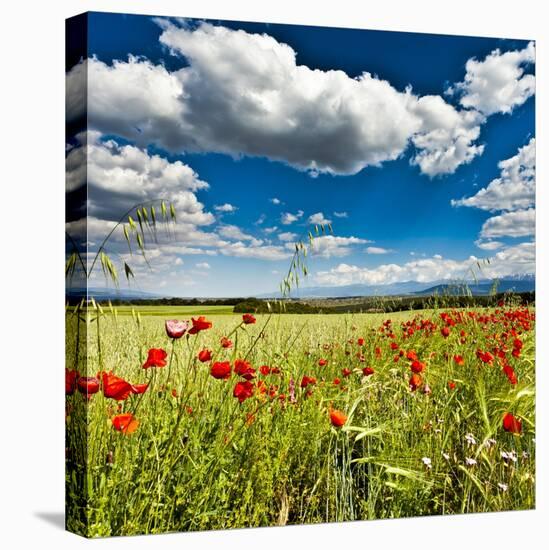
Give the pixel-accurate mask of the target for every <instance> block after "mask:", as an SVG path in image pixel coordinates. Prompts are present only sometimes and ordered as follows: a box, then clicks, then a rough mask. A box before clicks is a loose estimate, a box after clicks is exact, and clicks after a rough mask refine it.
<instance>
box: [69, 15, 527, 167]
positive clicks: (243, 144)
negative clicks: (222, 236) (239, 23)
mask: <svg viewBox="0 0 549 550" xmlns="http://www.w3.org/2000/svg"><path fill="white" fill-rule="evenodd" d="M160 41H161V42H162V44H164V45H165V46H167V47H168V48H169V49H170V51H171V52H172V53H173V54H174V55H176V56H178V57H181V58H182V60H184V61H183V62H182V68H181V69H179V70H175V71H172V72H170V71H168V70H167V69H166V68H165V67H164V66H162V65H154V64H152V63H151V62H150V61H148V60H147V59H144V58H137V57H132V56H130V57H129V58H128V60H127V61H114V62H113V63H112V65H108V64H106V63H104V62H102V61H101V60H99V59H97V58H91V59H90V60H89V61H88V65H89V66H88V73H89V84H88V120H89V124H90V126H91V127H93V128H97V129H100V130H101V131H103V132H104V133H110V134H117V135H120V136H123V137H125V138H128V139H131V140H133V141H135V142H136V143H138V144H144V143H147V144H148V143H155V144H157V145H160V146H162V147H165V148H167V149H169V150H173V151H179V152H180V151H212V152H219V153H225V154H229V155H233V156H238V155H242V154H244V155H251V156H262V157H267V158H270V159H274V160H279V161H283V162H286V163H288V164H290V165H291V166H294V167H296V168H297V169H300V170H308V171H309V172H310V173H311V174H318V173H320V172H325V173H331V174H355V173H357V172H359V171H360V170H362V169H363V168H364V167H366V166H377V165H380V164H381V163H383V162H386V161H390V160H394V159H397V158H399V157H400V156H401V155H402V154H403V153H404V151H406V149H407V148H408V147H409V145H410V143H412V144H413V146H414V148H415V152H414V156H413V158H412V163H413V164H415V165H417V166H419V168H420V170H421V171H422V172H423V173H425V174H427V175H429V176H431V177H433V176H437V175H441V174H448V173H452V172H454V171H455V170H456V169H457V167H458V166H460V165H461V164H464V163H468V162H471V160H472V159H473V158H474V157H475V156H477V155H479V154H481V153H482V151H483V146H482V145H481V144H477V143H476V140H477V139H478V137H479V132H480V125H481V124H482V123H483V122H484V117H483V115H482V114H481V113H484V114H486V113H487V111H486V110H484V111H483V110H482V106H481V105H480V104H479V108H478V109H466V110H461V111H459V110H457V109H456V108H454V107H453V106H452V105H450V104H449V103H447V102H446V101H445V100H444V99H443V98H442V97H440V96H434V95H432V96H423V97H418V96H416V95H414V94H413V92H412V89H411V87H408V88H406V89H404V90H398V89H396V88H395V87H394V86H393V85H392V84H391V83H390V82H388V81H386V80H383V79H381V78H378V77H376V76H372V74H370V73H368V72H364V73H362V74H361V75H359V76H357V77H355V78H352V77H350V76H349V75H347V74H346V73H345V72H343V71H341V70H329V71H322V70H319V69H311V68H309V67H307V66H305V65H298V64H297V61H296V52H295V51H294V50H293V49H292V48H291V47H290V46H288V45H287V44H284V43H280V42H278V41H276V40H275V39H274V38H273V37H271V36H269V35H267V34H261V35H260V34H251V33H247V32H245V31H243V30H232V29H228V28H226V27H223V26H215V25H211V24H208V23H202V24H200V25H199V26H198V27H194V28H191V27H188V26H187V27H185V26H184V27H177V26H175V25H173V24H169V23H164V24H163V32H162V34H161V37H160ZM511 53H512V52H511ZM505 55H507V54H501V57H505ZM506 59H507V58H506ZM471 67H473V65H471ZM81 71H82V69H81V67H80V66H78V65H77V66H76V67H75V68H73V70H72V71H70V72H69V74H68V80H69V81H70V80H71V79H72V78H74V79H76V78H77V76H78V75H79V74H80V73H81ZM525 78H526V77H525V76H524V77H522V78H521V81H522V80H524V79H525ZM466 82H469V81H468V80H466ZM471 82H476V80H474V79H473V80H472V81H471ZM471 85H472V84H471ZM68 87H69V89H72V88H71V87H70V85H69V86H68ZM471 89H473V88H471ZM494 90H495V88H494ZM494 93H495V92H494ZM467 96H468V94H465V95H464V96H463V97H462V102H463V100H464V97H467ZM498 101H499V102H501V99H498ZM68 105H69V113H68V116H69V118H70V117H71V116H72V117H74V116H77V114H78V102H71V101H68ZM72 105H74V106H73V107H71V106H72ZM479 111H480V112H479ZM488 112H489V110H488Z"/></svg>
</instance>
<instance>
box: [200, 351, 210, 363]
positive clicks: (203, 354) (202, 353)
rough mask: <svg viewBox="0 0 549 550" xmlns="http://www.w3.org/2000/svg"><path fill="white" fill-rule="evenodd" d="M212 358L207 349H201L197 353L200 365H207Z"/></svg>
mask: <svg viewBox="0 0 549 550" xmlns="http://www.w3.org/2000/svg"><path fill="white" fill-rule="evenodd" d="M211 358H212V352H211V351H210V350H209V349H203V350H201V351H199V352H198V360H199V361H200V362H201V363H207V362H208V361H210V360H211Z"/></svg>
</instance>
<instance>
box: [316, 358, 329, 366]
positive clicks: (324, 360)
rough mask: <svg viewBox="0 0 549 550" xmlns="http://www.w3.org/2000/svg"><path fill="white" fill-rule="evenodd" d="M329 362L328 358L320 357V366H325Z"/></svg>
mask: <svg viewBox="0 0 549 550" xmlns="http://www.w3.org/2000/svg"><path fill="white" fill-rule="evenodd" d="M327 364H328V361H326V359H319V360H318V366H319V367H325V366H326V365H327Z"/></svg>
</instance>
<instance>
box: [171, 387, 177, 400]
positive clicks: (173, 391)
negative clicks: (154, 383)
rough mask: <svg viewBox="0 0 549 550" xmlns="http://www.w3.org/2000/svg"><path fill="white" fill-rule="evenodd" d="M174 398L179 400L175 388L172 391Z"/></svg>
mask: <svg viewBox="0 0 549 550" xmlns="http://www.w3.org/2000/svg"><path fill="white" fill-rule="evenodd" d="M172 397H175V398H177V390H176V389H175V388H173V389H172Z"/></svg>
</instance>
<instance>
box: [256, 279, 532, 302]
mask: <svg viewBox="0 0 549 550" xmlns="http://www.w3.org/2000/svg"><path fill="white" fill-rule="evenodd" d="M535 286H536V279H535V275H534V274H525V275H510V276H507V277H505V278H503V279H498V280H497V287H496V288H497V292H509V291H514V292H530V291H534V290H535ZM467 288H469V290H470V291H471V293H472V294H473V295H475V296H482V295H487V294H490V292H491V291H492V289H493V288H494V280H493V279H482V280H477V281H450V282H449V281H444V280H439V281H430V282H428V283H419V282H416V281H406V282H402V283H389V284H384V285H364V284H354V285H342V286H319V287H302V288H300V289H297V290H296V291H294V292H292V295H293V297H294V298H353V297H359V296H410V295H417V296H430V295H434V294H439V295H442V294H444V295H463V294H466V293H467ZM257 297H258V298H279V297H280V293H279V292H273V293H268V294H261V295H259V296H257Z"/></svg>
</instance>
